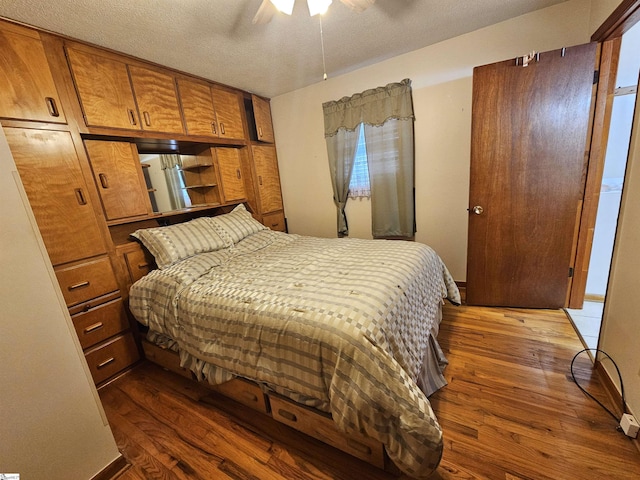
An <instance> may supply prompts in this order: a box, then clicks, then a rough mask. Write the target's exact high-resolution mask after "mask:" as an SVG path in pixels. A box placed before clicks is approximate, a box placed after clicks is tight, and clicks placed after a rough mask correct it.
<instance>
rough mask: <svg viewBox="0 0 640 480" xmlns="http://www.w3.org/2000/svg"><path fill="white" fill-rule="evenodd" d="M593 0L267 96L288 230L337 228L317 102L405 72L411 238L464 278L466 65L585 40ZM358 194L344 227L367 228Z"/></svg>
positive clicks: (328, 231)
mask: <svg viewBox="0 0 640 480" xmlns="http://www.w3.org/2000/svg"><path fill="white" fill-rule="evenodd" d="M591 2H592V0H568V1H567V2H563V3H560V4H558V5H554V6H552V7H548V8H545V9H542V10H538V11H535V12H532V13H529V14H526V15H522V16H520V17H516V18H513V19H511V20H507V21H505V22H501V23H498V24H495V25H492V26H489V27H485V28H483V29H480V30H476V31H474V32H470V33H467V34H465V35H461V36H459V37H454V38H451V39H448V40H444V41H442V42H440V43H438V44H435V45H431V46H428V47H425V48H422V49H419V50H416V51H413V52H409V53H406V54H403V55H399V56H397V57H394V58H391V59H388V60H385V61H382V62H380V63H377V64H374V65H370V66H368V67H364V68H361V69H359V70H356V71H354V72H351V73H347V74H343V75H338V76H335V77H332V76H331V75H330V76H329V79H328V80H326V81H319V83H316V84H314V85H311V86H309V87H306V88H302V89H300V90H296V91H294V92H290V93H287V94H284V95H280V96H278V97H275V98H273V99H272V101H271V108H272V117H273V124H274V131H275V135H276V143H277V148H278V163H279V168H280V177H281V182H282V192H283V198H284V204H285V211H286V214H287V220H288V226H289V231H290V232H291V233H299V234H304V235H314V236H320V237H335V236H336V210H335V206H334V204H333V200H332V197H333V192H332V189H331V180H330V178H329V168H328V160H327V153H326V146H325V142H324V137H323V131H324V120H323V114H322V103H323V102H326V101H329V100H336V99H339V98H341V97H343V96H348V95H352V94H354V93H357V92H361V91H364V90H366V89H368V88H374V87H377V86H381V85H386V84H387V83H390V82H397V81H399V80H401V79H403V78H410V79H411V80H412V88H413V98H414V111H415V115H416V123H415V139H416V224H417V233H416V240H417V241H419V242H422V243H426V244H428V245H430V246H431V247H433V248H434V249H435V250H436V251H437V252H438V254H439V255H440V256H441V257H442V259H443V260H444V262H445V263H446V265H447V267H448V268H449V270H450V272H451V274H452V275H453V277H454V278H455V279H456V280H457V281H465V280H466V255H467V221H468V213H467V207H468V202H469V199H468V195H469V157H470V143H471V87H472V74H473V68H474V67H475V66H478V65H484V64H487V63H492V62H497V61H501V60H505V59H508V58H515V57H516V56H518V55H523V54H524V53H527V52H530V51H531V50H536V51H546V50H554V49H557V48H561V47H565V46H571V45H577V44H581V43H586V42H588V41H589V37H590V35H591V32H590V31H589V23H590V12H591ZM328 66H329V65H328ZM319 80H320V79H319ZM360 202H361V201H360V200H357V201H354V202H350V203H348V206H347V216H348V219H349V224H350V227H351V235H352V236H361V237H362V238H370V232H369V231H370V208H368V206H367V205H366V204H365V203H364V202H363V203H360Z"/></svg>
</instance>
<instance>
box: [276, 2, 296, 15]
mask: <svg viewBox="0 0 640 480" xmlns="http://www.w3.org/2000/svg"><path fill="white" fill-rule="evenodd" d="M294 2H295V0H271V3H273V6H274V7H276V8H277V9H278V10H279V11H281V12H282V13H286V14H287V15H291V14H292V13H293V4H294Z"/></svg>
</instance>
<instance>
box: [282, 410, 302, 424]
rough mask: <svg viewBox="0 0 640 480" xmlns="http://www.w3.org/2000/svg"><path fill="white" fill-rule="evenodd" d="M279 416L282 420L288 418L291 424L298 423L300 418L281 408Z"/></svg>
mask: <svg viewBox="0 0 640 480" xmlns="http://www.w3.org/2000/svg"><path fill="white" fill-rule="evenodd" d="M278 415H280V416H281V417H282V418H286V419H287V420H289V421H290V422H297V421H298V417H296V415H295V414H294V413H291V412H288V411H287V410H283V409H281V408H279V409H278Z"/></svg>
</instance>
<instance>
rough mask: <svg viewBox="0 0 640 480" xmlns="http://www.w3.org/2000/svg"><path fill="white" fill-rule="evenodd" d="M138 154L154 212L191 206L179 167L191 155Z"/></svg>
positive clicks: (182, 173)
mask: <svg viewBox="0 0 640 480" xmlns="http://www.w3.org/2000/svg"><path fill="white" fill-rule="evenodd" d="M139 156H140V164H141V165H142V172H143V173H144V178H145V181H146V183H147V189H148V192H149V198H150V200H151V206H152V207H153V211H154V212H156V213H165V212H170V211H173V210H182V209H185V208H189V207H191V206H192V203H191V199H190V198H189V195H188V193H187V189H186V186H185V179H184V172H183V171H182V169H181V168H180V167H181V165H182V162H183V161H188V160H189V158H190V157H192V155H179V154H175V153H173V154H158V153H140V155H139Z"/></svg>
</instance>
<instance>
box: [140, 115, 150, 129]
mask: <svg viewBox="0 0 640 480" xmlns="http://www.w3.org/2000/svg"><path fill="white" fill-rule="evenodd" d="M142 115H143V116H144V123H145V124H146V125H147V127H150V126H151V115H149V112H142Z"/></svg>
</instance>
